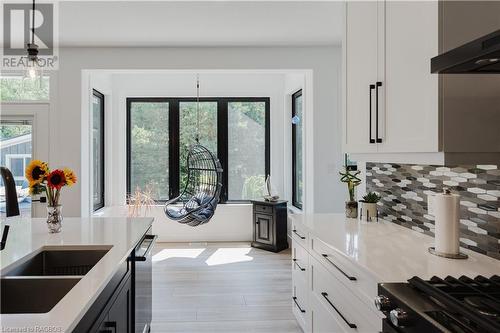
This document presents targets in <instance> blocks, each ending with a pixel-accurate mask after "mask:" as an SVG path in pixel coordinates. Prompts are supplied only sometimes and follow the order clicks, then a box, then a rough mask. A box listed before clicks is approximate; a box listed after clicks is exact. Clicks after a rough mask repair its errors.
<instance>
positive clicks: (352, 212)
mask: <svg viewBox="0 0 500 333" xmlns="http://www.w3.org/2000/svg"><path fill="white" fill-rule="evenodd" d="M344 170H345V171H344V172H342V171H341V172H339V173H340V175H341V177H340V181H341V182H343V183H346V184H347V190H348V192H349V201H346V203H345V215H346V217H349V218H357V217H358V202H357V201H356V199H355V193H354V190H355V188H356V186H358V185H359V184H361V179H360V178H359V177H358V175H359V174H360V173H361V172H360V171H358V169H357V166H356V165H352V164H349V163H348V157H347V154H345V162H344Z"/></svg>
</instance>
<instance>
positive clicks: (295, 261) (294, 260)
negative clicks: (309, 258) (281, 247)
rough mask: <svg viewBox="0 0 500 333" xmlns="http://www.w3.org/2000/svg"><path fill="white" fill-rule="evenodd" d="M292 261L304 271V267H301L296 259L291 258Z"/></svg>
mask: <svg viewBox="0 0 500 333" xmlns="http://www.w3.org/2000/svg"><path fill="white" fill-rule="evenodd" d="M293 263H294V264H295V265H296V266H297V267H298V268H299V269H300V270H301V271H302V272H303V271H305V270H306V269H305V268H303V267H300V265H299V264H298V263H297V259H293Z"/></svg>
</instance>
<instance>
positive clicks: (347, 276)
mask: <svg viewBox="0 0 500 333" xmlns="http://www.w3.org/2000/svg"><path fill="white" fill-rule="evenodd" d="M321 255H322V256H323V258H325V259H326V261H328V262H329V263H330V264H332V266H333V267H335V268H336V269H337V270H338V271H339V272H340V273H342V274H343V275H344V276H345V277H346V278H348V279H349V280H351V281H356V280H357V279H356V278H355V277H354V276H350V275H348V274H346V273H345V272H344V271H343V270H341V269H340V267H339V266H337V265H335V264H334V263H333V261H331V260H330V259H328V254H324V253H323V254H321Z"/></svg>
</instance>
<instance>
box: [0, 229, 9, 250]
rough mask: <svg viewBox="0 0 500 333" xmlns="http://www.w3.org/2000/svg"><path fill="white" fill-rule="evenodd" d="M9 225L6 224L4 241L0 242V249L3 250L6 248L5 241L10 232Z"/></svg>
mask: <svg viewBox="0 0 500 333" xmlns="http://www.w3.org/2000/svg"><path fill="white" fill-rule="evenodd" d="M9 228H10V227H9V226H8V225H6V226H4V227H3V233H2V241H1V242H0V250H3V249H4V248H5V243H6V242H7V235H8V234H9Z"/></svg>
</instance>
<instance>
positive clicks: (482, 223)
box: [366, 162, 500, 259]
mask: <svg viewBox="0 0 500 333" xmlns="http://www.w3.org/2000/svg"><path fill="white" fill-rule="evenodd" d="M498 167H499V166H497V165H477V166H448V167H443V166H432V165H410V164H384V163H370V162H368V163H366V190H367V191H373V192H377V193H379V194H380V195H381V196H382V200H380V202H379V214H380V216H382V217H383V218H384V219H386V220H390V221H392V222H394V223H397V224H399V225H402V226H404V227H407V228H411V229H413V230H415V231H418V232H422V233H425V234H428V235H432V236H433V235H434V217H433V216H432V215H429V214H428V212H427V195H429V194H433V193H436V192H442V190H443V187H447V188H450V189H451V190H452V192H454V193H457V194H459V195H460V196H461V198H460V245H461V246H463V247H465V248H469V249H471V250H473V251H476V252H479V253H482V254H486V255H488V256H490V257H493V258H496V259H500V170H499V169H498Z"/></svg>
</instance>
